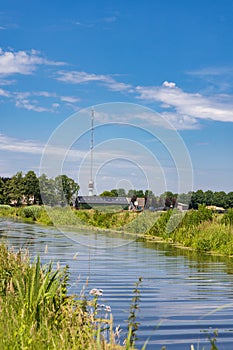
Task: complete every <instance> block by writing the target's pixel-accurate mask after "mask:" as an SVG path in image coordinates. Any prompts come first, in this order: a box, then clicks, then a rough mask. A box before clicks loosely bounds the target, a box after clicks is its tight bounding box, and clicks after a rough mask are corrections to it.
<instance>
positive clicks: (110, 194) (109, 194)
mask: <svg viewBox="0 0 233 350" xmlns="http://www.w3.org/2000/svg"><path fill="white" fill-rule="evenodd" d="M100 196H101V197H115V195H114V193H113V192H112V191H104V192H102V193H101V194H100Z"/></svg>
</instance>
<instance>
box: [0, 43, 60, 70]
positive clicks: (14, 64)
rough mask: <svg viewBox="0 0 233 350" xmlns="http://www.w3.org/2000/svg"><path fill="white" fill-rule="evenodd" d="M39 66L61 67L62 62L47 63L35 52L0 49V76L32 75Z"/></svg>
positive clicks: (47, 61)
mask: <svg viewBox="0 0 233 350" xmlns="http://www.w3.org/2000/svg"><path fill="white" fill-rule="evenodd" d="M39 65H52V66H61V65H64V63H63V62H56V61H49V60H47V59H45V58H44V57H42V56H41V54H40V53H39V52H38V51H36V50H31V51H29V52H27V51H16V52H15V51H3V50H2V49H0V74H1V75H4V76H7V75H11V74H23V75H29V74H32V73H33V72H34V71H35V70H36V68H37V66H39Z"/></svg>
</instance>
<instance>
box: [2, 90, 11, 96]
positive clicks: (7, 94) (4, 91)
mask: <svg viewBox="0 0 233 350" xmlns="http://www.w3.org/2000/svg"><path fill="white" fill-rule="evenodd" d="M0 96H3V97H10V93H9V92H8V91H6V90H3V89H0Z"/></svg>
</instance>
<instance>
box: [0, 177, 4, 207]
mask: <svg viewBox="0 0 233 350" xmlns="http://www.w3.org/2000/svg"><path fill="white" fill-rule="evenodd" d="M4 187H5V184H4V182H3V180H2V178H0V204H4Z"/></svg>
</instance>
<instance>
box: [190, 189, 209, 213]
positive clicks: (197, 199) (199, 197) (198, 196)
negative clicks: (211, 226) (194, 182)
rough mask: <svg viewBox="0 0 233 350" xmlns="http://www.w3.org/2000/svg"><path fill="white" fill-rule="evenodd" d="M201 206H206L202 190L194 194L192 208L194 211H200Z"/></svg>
mask: <svg viewBox="0 0 233 350" xmlns="http://www.w3.org/2000/svg"><path fill="white" fill-rule="evenodd" d="M200 204H205V195H204V192H203V191H202V190H197V191H196V192H193V194H192V196H191V202H190V206H191V208H193V209H198V206H199V205H200Z"/></svg>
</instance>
